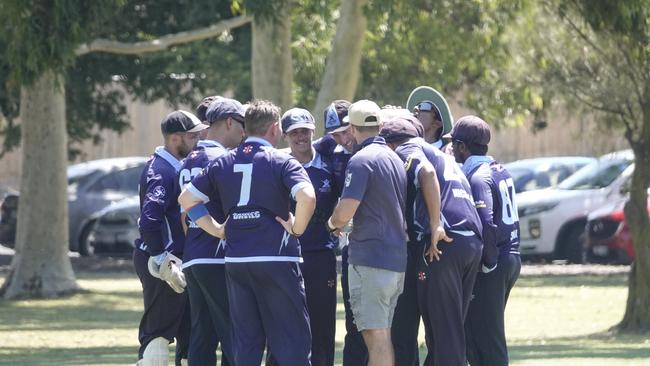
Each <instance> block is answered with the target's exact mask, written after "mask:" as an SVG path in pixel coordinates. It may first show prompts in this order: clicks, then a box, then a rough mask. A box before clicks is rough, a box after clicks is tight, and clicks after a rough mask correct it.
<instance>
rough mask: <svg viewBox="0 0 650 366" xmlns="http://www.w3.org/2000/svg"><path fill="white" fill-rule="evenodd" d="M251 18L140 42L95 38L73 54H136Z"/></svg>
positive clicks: (194, 38)
mask: <svg viewBox="0 0 650 366" xmlns="http://www.w3.org/2000/svg"><path fill="white" fill-rule="evenodd" d="M252 20H253V17H250V16H243V15H242V16H238V17H235V18H231V19H226V20H222V21H220V22H218V23H215V24H212V25H210V26H208V27H205V28H199V29H194V30H191V31H183V32H178V33H174V34H168V35H165V36H162V37H160V38H157V39H153V40H150V41H142V42H132V43H128V42H119V41H111V40H108V39H96V40H94V41H92V42H90V43H85V44H82V45H80V46H79V47H77V49H76V50H75V54H76V55H77V56H82V55H85V54H88V53H91V52H106V53H115V54H121V55H137V54H141V53H147V52H156V51H162V50H165V49H167V48H169V47H171V46H174V45H177V44H184V43H189V42H193V41H200V40H203V39H207V38H211V37H215V36H218V35H220V34H221V33H223V32H224V31H227V30H229V29H233V28H237V27H241V26H242V25H245V24H248V23H250V22H251V21H252Z"/></svg>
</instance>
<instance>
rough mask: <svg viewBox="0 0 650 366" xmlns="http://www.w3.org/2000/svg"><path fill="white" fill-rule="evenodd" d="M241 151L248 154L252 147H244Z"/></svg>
mask: <svg viewBox="0 0 650 366" xmlns="http://www.w3.org/2000/svg"><path fill="white" fill-rule="evenodd" d="M242 151H243V152H244V154H250V153H251V152H252V151H253V145H246V146H244V148H243V149H242Z"/></svg>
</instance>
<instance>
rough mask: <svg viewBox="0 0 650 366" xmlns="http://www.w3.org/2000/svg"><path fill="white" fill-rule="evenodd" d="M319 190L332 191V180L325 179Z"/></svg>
mask: <svg viewBox="0 0 650 366" xmlns="http://www.w3.org/2000/svg"><path fill="white" fill-rule="evenodd" d="M318 190H319V191H321V192H331V191H332V183H331V182H330V180H329V179H323V185H322V186H321V187H320V188H319V189H318Z"/></svg>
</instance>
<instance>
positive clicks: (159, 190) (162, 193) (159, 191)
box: [153, 186, 165, 198]
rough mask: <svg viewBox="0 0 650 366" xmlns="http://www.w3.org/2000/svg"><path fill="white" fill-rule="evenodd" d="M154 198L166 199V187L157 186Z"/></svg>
mask: <svg viewBox="0 0 650 366" xmlns="http://www.w3.org/2000/svg"><path fill="white" fill-rule="evenodd" d="M153 196H154V197H156V198H163V197H165V187H163V186H156V188H154V189H153Z"/></svg>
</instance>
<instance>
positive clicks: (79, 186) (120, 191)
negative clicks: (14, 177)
mask: <svg viewBox="0 0 650 366" xmlns="http://www.w3.org/2000/svg"><path fill="white" fill-rule="evenodd" d="M146 161H147V158H145V157H128V158H113V159H101V160H93V161H89V162H86V163H81V164H75V165H71V166H70V167H68V170H67V175H68V215H69V218H68V220H69V229H70V250H72V251H78V252H79V253H80V254H81V255H92V253H93V248H90V247H88V246H87V243H88V242H89V241H88V240H87V237H88V235H89V234H90V230H91V228H92V226H93V225H94V222H92V220H91V217H92V215H93V214H94V213H96V212H98V211H100V210H102V209H103V208H105V207H106V206H108V205H110V204H111V203H113V202H117V201H121V200H123V199H125V198H127V197H137V196H138V182H139V178H140V174H141V173H142V169H144V164H145V163H146ZM18 198H19V195H18V193H13V194H11V193H10V194H8V195H7V196H5V199H4V202H3V204H2V208H1V210H0V211H1V212H2V218H1V219H0V243H3V244H5V245H8V246H10V247H13V245H14V242H15V236H16V217H17V210H18Z"/></svg>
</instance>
